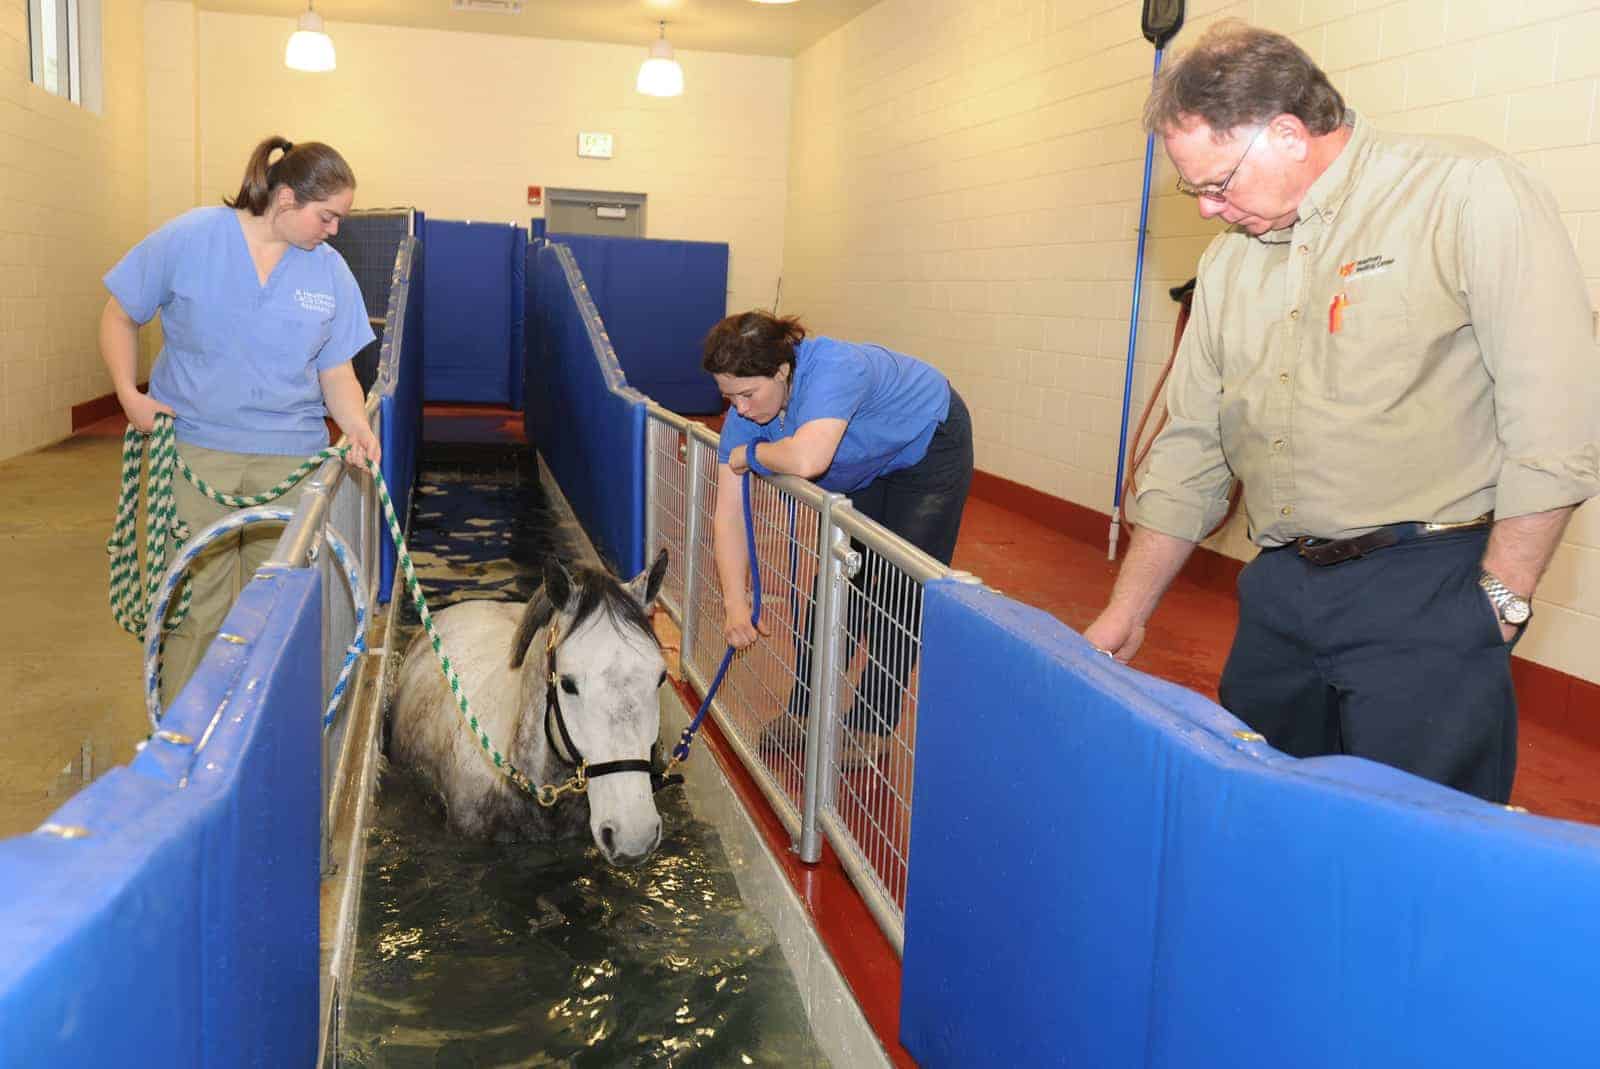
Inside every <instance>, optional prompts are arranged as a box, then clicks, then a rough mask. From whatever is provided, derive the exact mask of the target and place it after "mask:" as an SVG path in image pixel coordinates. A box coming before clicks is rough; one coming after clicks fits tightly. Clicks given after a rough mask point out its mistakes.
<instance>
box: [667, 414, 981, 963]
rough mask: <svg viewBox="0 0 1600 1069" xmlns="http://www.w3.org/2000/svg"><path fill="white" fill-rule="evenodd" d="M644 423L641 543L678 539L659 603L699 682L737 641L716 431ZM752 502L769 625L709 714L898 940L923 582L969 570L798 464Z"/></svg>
mask: <svg viewBox="0 0 1600 1069" xmlns="http://www.w3.org/2000/svg"><path fill="white" fill-rule="evenodd" d="M647 428H648V433H647V437H646V441H647V445H646V451H647V458H646V490H645V511H646V522H645V538H646V545H645V550H646V558H647V559H648V558H649V557H651V556H653V555H654V554H655V553H656V552H657V550H658V549H660V548H661V547H663V546H664V547H666V548H667V550H668V551H669V554H670V559H671V564H670V565H669V568H668V572H667V580H666V584H665V585H664V587H663V594H662V605H663V607H664V608H665V609H666V611H667V613H668V615H669V616H671V617H672V618H673V620H674V621H676V622H677V624H678V625H679V627H680V629H681V631H682V640H681V646H680V657H681V663H682V670H683V674H684V677H685V678H686V679H688V681H689V682H690V683H691V684H693V685H694V686H695V687H697V688H698V689H699V690H700V692H701V693H702V694H703V693H704V692H705V689H706V687H707V685H708V684H709V682H710V680H711V678H712V677H713V675H714V674H715V672H716V668H717V665H718V663H719V661H720V660H721V658H722V654H723V651H724V650H725V649H726V648H727V646H726V642H725V641H724V639H723V636H722V624H723V611H724V609H723V596H722V588H721V584H720V582H719V580H718V577H717V569H716V561H715V558H714V555H713V550H712V543H713V522H714V517H715V515H716V508H717V467H718V464H717V443H718V436H717V435H716V434H715V433H714V432H712V431H710V430H708V429H707V428H705V427H703V426H701V425H700V424H698V423H695V422H693V421H690V420H686V419H684V418H683V417H681V416H678V415H676V414H674V413H672V412H668V411H667V410H666V409H664V408H661V407H660V406H659V405H656V404H654V403H651V404H650V405H649V406H648V423H647ZM751 513H752V519H753V521H754V524H755V536H756V537H755V541H756V557H757V560H756V561H755V562H752V566H753V567H759V568H760V569H761V584H762V611H761V617H762V621H763V623H764V624H765V626H766V627H767V629H768V630H769V631H770V635H768V636H767V637H765V638H763V639H762V640H761V641H760V642H759V643H757V644H756V645H755V646H752V647H751V648H749V649H747V650H745V651H743V652H742V653H740V654H739V655H738V656H736V657H735V658H734V661H733V664H732V665H731V666H730V668H729V670H728V675H727V678H726V679H725V680H724V681H723V684H722V688H721V689H720V690H719V691H718V693H717V695H716V697H715V699H714V700H713V701H712V705H711V715H712V717H713V718H715V719H716V721H717V723H718V725H719V726H720V727H721V728H722V731H723V733H724V735H725V736H726V737H727V738H728V740H729V743H730V745H731V746H732V748H733V750H734V751H735V752H736V753H737V754H738V756H739V759H740V760H741V761H742V762H743V764H744V765H745V767H746V768H747V769H748V770H749V771H750V773H751V775H752V777H753V778H754V779H755V781H756V783H757V785H758V786H759V787H760V788H761V790H762V792H763V793H764V794H765V795H766V797H767V799H768V801H769V802H770V803H771V804H772V806H773V809H774V811H775V812H776V813H777V814H778V817H779V819H780V820H781V821H782V822H783V824H784V826H785V827H786V828H787V830H788V832H789V834H790V836H791V838H792V839H793V840H794V850H795V852H796V853H797V854H798V856H799V857H800V859H801V860H803V861H807V862H815V861H817V860H818V859H820V857H821V854H822V840H823V838H824V837H826V839H827V841H828V842H830V843H831V844H832V845H833V848H834V851H835V852H836V853H837V854H838V855H839V858H840V860H841V862H842V864H843V865H844V868H845V870H846V872H847V873H848V874H849V875H850V878H851V880H852V881H854V883H855V884H856V887H857V889H858V890H859V891H860V892H861V894H862V897H863V899H864V900H865V901H866V903H867V905H868V908H869V909H871V910H872V913H873V915H874V917H875V918H876V919H877V921H878V924H879V926H880V927H881V928H882V929H883V931H884V934H885V935H886V936H888V938H889V940H890V942H891V943H893V944H894V947H895V950H896V951H897V952H898V951H900V950H901V948H902V946H903V944H904V934H905V893H906V882H907V874H908V872H909V868H910V835H911V804H912V798H911V784H912V775H913V770H914V767H915V758H916V751H915V740H916V711H917V672H916V665H917V659H918V655H919V653H920V651H921V619H922V592H923V585H924V584H925V583H926V582H927V581H928V580H929V579H935V578H942V577H958V578H960V577H964V573H959V572H954V571H952V570H951V569H949V568H946V567H945V566H944V565H942V564H940V563H939V562H938V561H936V560H934V559H933V558H931V557H929V556H928V555H927V554H925V553H923V552H921V551H920V550H918V549H917V548H916V547H914V546H912V545H911V544H909V543H908V542H906V541H905V540H904V539H902V538H900V537H899V536H898V535H896V534H894V533H893V532H891V531H889V530H887V529H886V528H884V527H882V526H881V525H879V524H877V523H875V522H873V521H872V520H870V519H868V518H867V517H865V516H863V515H861V514H860V513H858V512H857V511H856V510H855V509H854V508H852V507H851V505H850V502H849V501H848V500H847V499H846V498H845V497H843V496H842V495H839V494H832V493H828V492H826V491H824V490H821V489H820V488H818V487H817V486H815V485H813V484H811V483H809V482H806V481H805V480H803V479H797V478H794V477H792V476H778V477H776V478H774V479H761V480H758V481H757V482H756V483H755V484H754V485H753V486H752V488H751ZM680 562H681V563H680Z"/></svg>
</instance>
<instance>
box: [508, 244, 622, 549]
mask: <svg viewBox="0 0 1600 1069" xmlns="http://www.w3.org/2000/svg"><path fill="white" fill-rule="evenodd" d="M528 259H529V266H528V271H527V286H528V297H527V304H528V307H529V308H530V309H533V310H534V312H533V315H532V316H531V317H530V325H531V329H530V330H529V331H528V357H527V359H528V366H527V380H528V404H527V409H526V411H525V413H524V416H523V422H524V425H525V426H526V428H527V433H528V441H529V442H530V443H531V444H532V445H533V446H534V447H535V448H537V449H538V450H539V453H540V454H541V455H542V456H543V457H544V461H545V463H546V464H547V465H549V467H550V472H551V474H552V475H554V476H555V479H556V482H557V483H558V484H560V486H561V489H562V492H563V493H565V494H566V496H567V500H568V501H569V502H570V503H571V504H572V510H573V512H574V513H576V514H577V517H578V520H579V521H580V522H581V523H582V524H583V527H584V530H585V531H587V532H588V534H589V538H590V541H592V542H593V543H594V544H595V547H596V548H597V549H598V550H599V551H600V552H601V553H602V554H603V555H604V556H605V557H606V559H607V560H608V561H610V562H611V563H612V564H613V565H614V566H615V567H616V569H617V570H618V571H619V572H620V573H621V574H622V575H624V576H625V577H626V576H631V575H634V574H636V573H637V572H638V571H639V570H640V569H642V568H643V566H644V565H643V555H644V456H645V409H644V399H643V398H642V397H640V396H639V394H638V393H637V392H636V391H634V390H631V389H629V388H628V386H627V383H626V381H625V380H624V378H623V376H622V372H621V369H620V368H618V367H617V362H616V357H615V354H613V353H612V352H611V349H610V346H609V345H607V344H606V341H605V338H604V336H603V334H601V331H600V325H599V321H598V318H597V317H596V316H595V312H594V305H593V303H592V302H591V301H590V300H589V299H588V294H587V292H586V290H585V289H584V288H583V282H582V277H581V276H580V275H579V273H578V271H577V267H576V265H575V264H573V263H572V259H571V253H570V252H568V251H567V250H566V249H564V248H560V247H558V246H554V245H548V244H545V245H537V246H531V247H530V248H529V250H528Z"/></svg>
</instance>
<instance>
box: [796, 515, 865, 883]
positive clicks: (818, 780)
mask: <svg viewBox="0 0 1600 1069" xmlns="http://www.w3.org/2000/svg"><path fill="white" fill-rule="evenodd" d="M845 501H846V499H845V498H844V497H843V496H842V495H840V494H827V495H825V496H824V497H823V501H822V509H821V511H820V512H819V513H818V515H817V599H818V604H817V605H815V606H814V607H813V611H812V622H811V678H810V679H809V680H807V686H808V688H809V698H810V701H809V703H808V708H807V710H806V779H805V798H804V802H803V804H802V806H801V810H800V841H799V842H798V843H797V844H796V852H797V853H798V855H799V857H800V860H801V861H804V862H806V863H808V864H815V863H816V862H817V861H820V860H821V859H822V829H821V825H820V819H821V814H822V811H823V810H824V809H826V808H827V807H828V806H831V805H832V804H833V790H834V782H833V765H834V760H833V751H834V739H835V738H836V737H837V736H838V731H837V730H835V723H836V721H837V720H838V718H839V696H838V693H837V691H836V688H835V687H834V685H833V682H834V680H835V679H837V678H838V674H839V637H840V633H841V631H842V629H843V628H842V623H841V621H842V620H843V619H844V608H843V607H844V603H845V598H846V596H847V595H846V594H845V589H844V588H845V583H846V582H847V581H848V580H849V579H850V577H852V576H853V575H854V574H855V569H856V568H859V567H860V562H859V560H857V561H856V562H854V564H852V562H851V560H850V558H851V557H852V556H853V555H854V553H853V551H852V550H851V549H850V539H849V538H848V537H847V536H846V535H845V533H844V532H843V531H841V530H840V529H839V528H838V527H836V526H834V523H833V509H834V506H835V505H837V504H841V503H844V502H845Z"/></svg>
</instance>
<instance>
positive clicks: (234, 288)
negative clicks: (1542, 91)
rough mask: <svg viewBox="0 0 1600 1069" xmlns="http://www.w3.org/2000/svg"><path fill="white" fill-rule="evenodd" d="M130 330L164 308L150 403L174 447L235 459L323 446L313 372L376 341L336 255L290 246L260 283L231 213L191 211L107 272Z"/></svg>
mask: <svg viewBox="0 0 1600 1069" xmlns="http://www.w3.org/2000/svg"><path fill="white" fill-rule="evenodd" d="M105 284H106V288H107V289H109V290H110V291H111V295H112V296H114V297H115V298H116V299H117V303H118V304H120V305H122V308H123V311H125V312H127V313H128V315H129V316H130V317H131V318H132V319H133V320H134V322H136V323H147V322H149V321H150V319H151V318H152V317H153V316H154V315H155V314H156V312H158V311H159V312H160V313H161V332H162V335H163V344H162V346H161V353H160V355H159V356H157V357H156V364H155V368H154V370H153V371H152V372H151V374H150V396H151V397H153V398H155V399H156V400H158V401H160V402H162V403H163V404H167V405H170V406H171V407H172V410H173V411H174V412H175V413H176V416H177V418H176V424H175V427H176V431H177V436H178V440H179V441H181V442H188V443H191V444H194V445H198V446H202V447H204V448H206V449H221V450H225V451H228V452H232V453H272V454H283V455H304V454H308V453H314V452H316V451H317V450H318V449H321V448H323V447H324V446H326V445H327V444H328V429H327V425H326V424H325V423H324V422H323V418H324V416H326V414H327V406H326V405H325V404H324V403H323V398H322V384H321V382H320V381H319V380H318V378H317V375H318V373H319V372H323V371H327V370H329V369H331V368H336V367H338V366H339V365H340V364H343V363H345V362H346V361H348V360H350V359H351V358H353V357H354V356H355V355H356V354H357V353H358V352H360V351H361V350H362V349H363V348H364V347H365V346H366V345H367V344H368V343H370V342H371V341H372V340H373V338H374V337H375V335H374V334H373V333H372V326H371V325H370V324H369V323H368V322H367V310H366V305H365V304H364V303H363V301H362V299H361V290H360V288H359V287H358V286H357V285H356V280H355V276H354V275H352V274H351V273H350V268H349V267H348V266H347V265H346V264H345V262H344V258H343V257H341V256H340V255H339V254H338V252H336V251H335V250H334V249H332V248H331V247H329V246H327V245H318V246H317V247H316V248H315V249H311V250H306V249H302V248H299V247H297V246H294V245H291V246H289V248H288V250H287V251H285V252H284V254H283V259H282V260H280V261H279V262H278V266H277V267H275V268H274V269H273V271H272V275H271V277H270V278H268V279H267V284H266V285H264V286H263V285H262V284H261V282H260V280H259V279H258V277H257V276H256V268H255V263H254V261H252V260H251V259H250V248H249V246H248V245H247V244H246V243H245V237H244V229H243V228H242V226H241V225H240V220H239V216H238V213H236V212H235V211H234V210H233V209H232V208H224V207H216V208H196V209H194V210H193V211H190V212H186V213H184V214H183V215H181V216H179V217H178V218H176V219H174V220H172V221H171V222H170V223H167V224H166V225H165V226H163V227H162V228H161V229H159V230H157V231H156V232H155V233H153V234H151V235H150V236H149V237H147V238H145V239H144V240H143V241H141V242H140V243H139V244H138V245H135V246H134V247H133V249H132V250H130V251H129V253H128V255H126V256H124V257H123V258H122V261H121V262H120V263H118V264H117V266H115V267H113V268H112V269H111V271H110V272H109V273H107V275H106V277H105Z"/></svg>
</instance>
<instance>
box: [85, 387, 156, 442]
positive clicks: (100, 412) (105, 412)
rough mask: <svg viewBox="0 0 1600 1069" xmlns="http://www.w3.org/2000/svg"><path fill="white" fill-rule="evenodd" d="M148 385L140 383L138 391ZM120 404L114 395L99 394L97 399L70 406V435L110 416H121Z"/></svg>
mask: <svg viewBox="0 0 1600 1069" xmlns="http://www.w3.org/2000/svg"><path fill="white" fill-rule="evenodd" d="M149 385H150V384H149V383H147V382H141V383H140V384H139V389H141V390H144V389H147V388H148V387H149ZM121 413H122V402H120V401H118V400H117V395H116V394H115V393H106V394H101V395H100V396H99V397H96V398H93V399H91V400H88V401H85V402H83V403H82V404H80V405H73V406H72V433H73V434H77V433H78V432H79V431H81V430H83V429H84V428H85V427H87V426H89V425H90V424H93V423H99V422H100V421H101V420H103V419H106V418H108V417H110V416H116V415H121Z"/></svg>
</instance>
